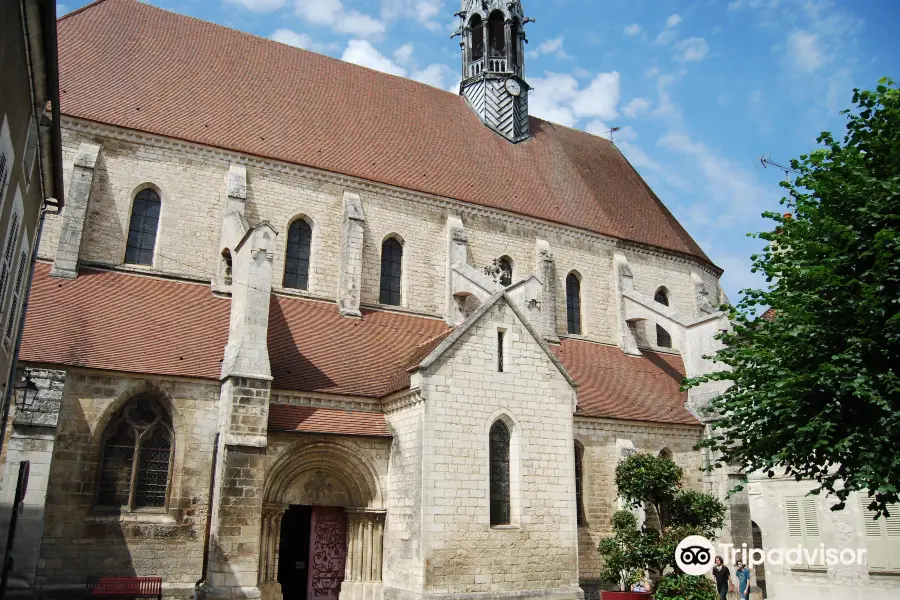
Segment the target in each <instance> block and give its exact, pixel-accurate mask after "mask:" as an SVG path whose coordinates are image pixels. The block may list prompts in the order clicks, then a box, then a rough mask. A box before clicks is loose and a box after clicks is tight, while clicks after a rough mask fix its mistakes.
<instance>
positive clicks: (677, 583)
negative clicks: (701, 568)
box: [653, 573, 719, 600]
mask: <svg viewBox="0 0 900 600" xmlns="http://www.w3.org/2000/svg"><path fill="white" fill-rule="evenodd" d="M718 597H719V595H718V594H717V593H716V585H715V583H713V581H712V579H710V578H708V577H694V576H692V575H685V574H683V573H670V574H667V575H665V576H664V577H663V578H662V579H660V580H659V583H658V584H657V586H656V592H655V593H654V594H653V599H654V600H718Z"/></svg>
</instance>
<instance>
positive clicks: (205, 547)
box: [194, 433, 219, 600]
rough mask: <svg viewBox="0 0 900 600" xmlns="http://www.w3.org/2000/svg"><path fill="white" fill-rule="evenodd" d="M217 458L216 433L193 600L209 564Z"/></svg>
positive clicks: (217, 439)
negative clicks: (201, 561)
mask: <svg viewBox="0 0 900 600" xmlns="http://www.w3.org/2000/svg"><path fill="white" fill-rule="evenodd" d="M218 458H219V434H218V433H216V441H215V446H214V447H213V455H212V469H211V470H210V472H209V501H208V502H207V505H206V527H205V529H204V531H203V564H202V566H201V568H200V579H198V580H197V583H195V584H194V600H200V588H201V586H203V585H204V584H205V583H206V570H207V564H208V563H209V533H210V531H211V529H212V511H213V492H214V491H215V486H216V463H217V462H218Z"/></svg>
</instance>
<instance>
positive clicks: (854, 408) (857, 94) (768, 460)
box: [686, 79, 900, 511]
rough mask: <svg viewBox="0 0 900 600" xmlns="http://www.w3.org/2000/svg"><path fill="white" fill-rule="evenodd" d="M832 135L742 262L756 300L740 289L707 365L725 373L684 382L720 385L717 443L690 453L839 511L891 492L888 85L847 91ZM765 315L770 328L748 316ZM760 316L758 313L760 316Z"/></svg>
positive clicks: (895, 217) (892, 115)
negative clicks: (756, 283) (757, 277)
mask: <svg viewBox="0 0 900 600" xmlns="http://www.w3.org/2000/svg"><path fill="white" fill-rule="evenodd" d="M853 103H854V104H855V107H854V108H853V109H852V110H846V111H843V113H842V114H844V115H846V117H847V126H846V129H847V131H846V135H845V136H844V137H843V140H842V141H841V140H836V139H835V138H834V137H833V136H832V135H831V134H830V133H827V132H826V133H822V134H821V135H820V136H819V138H818V142H819V144H820V145H821V147H820V148H818V149H816V150H815V151H813V152H811V153H810V154H806V155H802V156H801V157H800V158H799V159H796V160H792V161H791V168H792V169H793V170H795V171H796V172H797V176H796V179H795V180H794V181H793V182H785V183H783V184H782V186H783V187H785V188H786V189H787V190H788V191H789V196H788V197H787V198H785V199H783V200H782V203H783V204H785V205H787V207H788V208H789V209H790V211H791V212H789V213H786V214H784V215H781V214H777V213H772V212H767V213H764V215H763V216H765V217H767V218H769V219H771V220H772V221H773V222H774V223H773V228H772V231H769V232H764V233H759V234H756V235H755V237H758V238H760V239H762V240H765V241H766V242H767V245H766V246H765V248H764V249H763V251H762V253H761V254H758V255H754V256H753V257H752V260H753V271H754V272H761V273H762V274H764V275H765V277H766V281H767V282H768V289H766V290H744V291H743V294H744V297H743V299H742V300H741V301H740V302H739V303H738V304H737V306H735V307H726V308H727V309H728V310H729V312H730V318H731V320H732V323H733V330H732V331H728V332H724V333H723V334H720V336H719V337H720V339H721V340H722V341H723V342H724V344H725V346H726V347H725V349H724V350H721V351H720V352H719V353H718V354H717V355H716V357H715V360H716V361H717V362H719V363H724V364H725V365H727V366H728V367H729V369H728V370H724V371H721V372H717V373H715V374H712V375H709V376H707V377H700V378H695V379H693V380H689V381H688V382H686V385H687V387H691V386H696V385H699V384H701V383H703V382H706V381H710V380H722V381H725V380H728V381H731V382H732V383H733V385H731V387H729V388H728V389H727V390H726V391H725V392H724V393H722V394H721V395H720V396H718V397H717V398H715V399H714V400H712V402H711V405H710V408H711V409H712V410H713V411H715V412H716V413H718V414H719V415H720V416H721V420H720V421H719V422H718V423H717V425H718V426H719V428H720V429H719V430H718V432H717V433H716V434H715V435H714V436H712V437H710V438H709V439H707V440H704V442H702V443H701V446H706V447H708V448H711V449H712V450H714V451H715V453H718V454H719V455H720V456H721V460H720V463H719V465H715V466H721V465H722V464H731V465H736V466H740V467H742V468H743V469H744V470H745V472H750V471H757V470H760V471H763V472H766V473H767V474H768V475H769V476H770V477H771V476H774V475H775V474H780V473H781V472H786V473H787V474H788V475H789V476H793V477H795V478H796V479H797V480H801V479H809V480H814V481H816V482H817V483H818V485H819V487H817V488H816V490H815V492H814V493H820V492H822V491H825V492H827V493H829V494H834V495H835V496H836V497H837V499H838V501H839V502H838V504H837V506H836V509H838V508H843V506H844V503H845V501H846V499H847V497H848V494H849V493H850V492H853V491H865V492H868V494H869V496H870V497H871V498H872V500H873V502H872V503H871V504H870V506H871V507H872V508H877V509H878V510H881V511H883V510H885V504H886V503H890V502H897V501H898V493H897V492H898V488H900V380H898V372H897V370H898V365H900V313H898V309H900V233H898V230H900V88H898V86H897V84H895V83H894V82H893V81H891V80H887V79H885V80H882V81H881V82H880V83H879V85H878V87H877V89H875V90H874V91H860V90H854V93H853ZM766 307H769V308H771V309H772V311H773V313H774V318H771V319H759V318H755V317H754V315H756V314H758V313H759V312H760V311H761V310H762V309H764V308H766ZM770 314H772V313H770Z"/></svg>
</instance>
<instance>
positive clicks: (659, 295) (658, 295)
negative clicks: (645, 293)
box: [653, 288, 669, 306]
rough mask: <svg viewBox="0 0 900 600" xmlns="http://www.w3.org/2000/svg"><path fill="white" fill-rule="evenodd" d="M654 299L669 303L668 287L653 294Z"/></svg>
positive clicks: (665, 303)
mask: <svg viewBox="0 0 900 600" xmlns="http://www.w3.org/2000/svg"><path fill="white" fill-rule="evenodd" d="M653 299H654V300H656V301H657V302H659V303H660V304H662V305H664V306H668V305H669V294H668V293H667V292H666V288H659V289H658V290H656V293H655V294H653Z"/></svg>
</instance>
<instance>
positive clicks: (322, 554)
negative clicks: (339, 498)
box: [306, 506, 347, 600]
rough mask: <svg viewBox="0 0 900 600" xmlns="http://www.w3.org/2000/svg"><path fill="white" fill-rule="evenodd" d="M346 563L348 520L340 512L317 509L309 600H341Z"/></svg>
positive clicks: (311, 540)
mask: <svg viewBox="0 0 900 600" xmlns="http://www.w3.org/2000/svg"><path fill="white" fill-rule="evenodd" d="M346 560H347V519H346V516H345V515H344V511H343V510H341V509H340V508H327V507H320V506H314V507H313V509H312V523H311V524H310V535H309V587H308V588H307V594H306V598H307V600H338V594H339V593H340V591H341V583H343V581H344V564H345V562H346Z"/></svg>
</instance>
